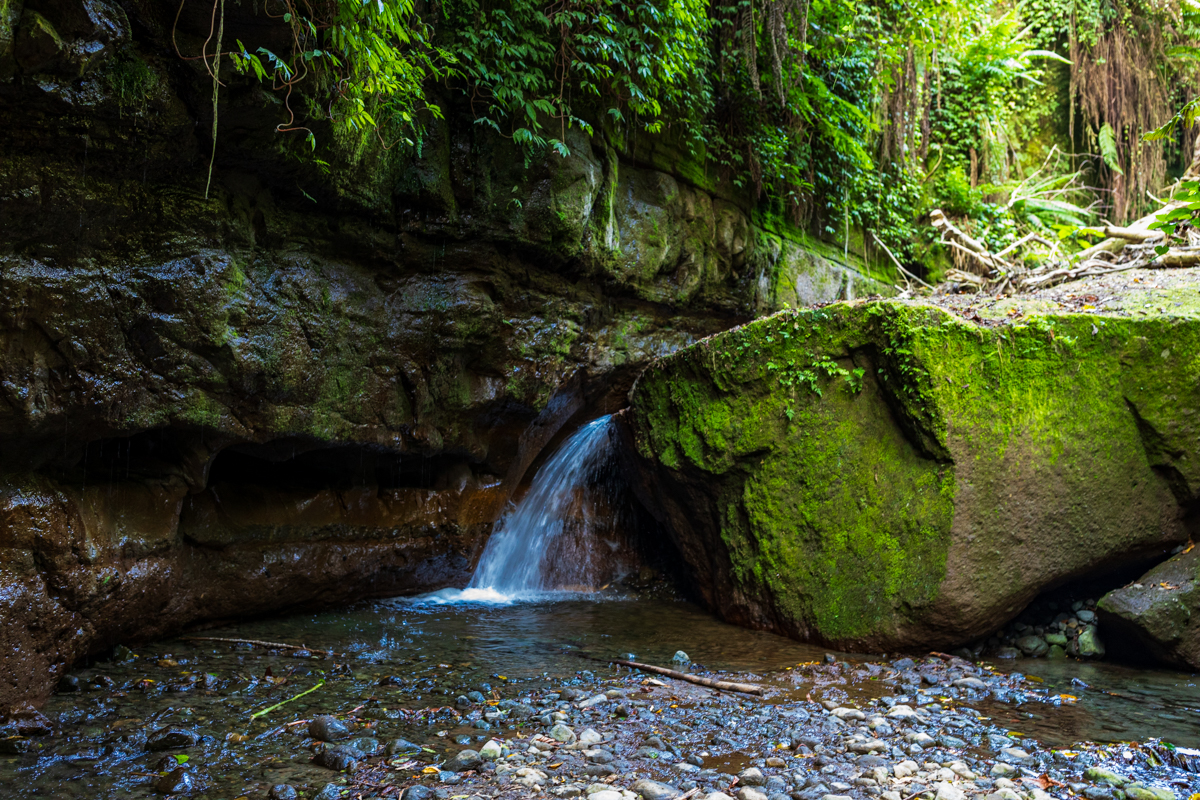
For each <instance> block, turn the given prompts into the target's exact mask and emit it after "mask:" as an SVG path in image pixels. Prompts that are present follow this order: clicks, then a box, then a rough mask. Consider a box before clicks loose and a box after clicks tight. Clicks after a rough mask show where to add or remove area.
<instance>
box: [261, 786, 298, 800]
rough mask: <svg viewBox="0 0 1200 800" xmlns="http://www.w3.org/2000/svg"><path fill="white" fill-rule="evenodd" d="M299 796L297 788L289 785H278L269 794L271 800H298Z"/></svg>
mask: <svg viewBox="0 0 1200 800" xmlns="http://www.w3.org/2000/svg"><path fill="white" fill-rule="evenodd" d="M299 796H300V794H299V792H297V791H296V787H295V786H292V785H291V784H288V783H278V784H276V785H274V786H272V787H271V791H269V792H268V793H267V797H269V798H270V800H296V798H298V797H299Z"/></svg>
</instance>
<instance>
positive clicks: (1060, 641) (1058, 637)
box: [1043, 633, 1067, 647]
mask: <svg viewBox="0 0 1200 800" xmlns="http://www.w3.org/2000/svg"><path fill="white" fill-rule="evenodd" d="M1043 638H1045V640H1046V644H1048V645H1051V646H1053V645H1058V646H1059V647H1066V646H1067V636H1066V634H1063V633H1047V634H1046V635H1045V637H1043Z"/></svg>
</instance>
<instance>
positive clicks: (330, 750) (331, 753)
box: [313, 744, 363, 772]
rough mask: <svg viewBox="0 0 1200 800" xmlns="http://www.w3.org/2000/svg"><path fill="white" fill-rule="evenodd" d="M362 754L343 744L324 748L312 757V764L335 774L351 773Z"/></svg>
mask: <svg viewBox="0 0 1200 800" xmlns="http://www.w3.org/2000/svg"><path fill="white" fill-rule="evenodd" d="M362 759H363V754H362V752H360V751H359V750H356V749H355V748H353V747H348V746H346V745H344V744H338V745H333V746H329V747H324V748H322V749H321V750H320V751H318V752H317V754H316V756H314V757H313V763H314V764H316V765H317V766H318V767H325V768H326V769H331V770H334V771H335V772H347V771H348V772H353V771H354V770H355V768H357V767H358V762H359V761H361V760H362Z"/></svg>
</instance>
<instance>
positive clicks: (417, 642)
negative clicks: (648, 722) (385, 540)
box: [0, 595, 1200, 800]
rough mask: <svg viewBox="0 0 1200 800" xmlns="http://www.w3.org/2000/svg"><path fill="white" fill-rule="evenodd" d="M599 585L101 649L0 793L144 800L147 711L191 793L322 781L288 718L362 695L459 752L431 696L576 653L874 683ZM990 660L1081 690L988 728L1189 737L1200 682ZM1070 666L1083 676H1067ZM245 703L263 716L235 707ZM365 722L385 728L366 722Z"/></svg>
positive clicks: (515, 690)
mask: <svg viewBox="0 0 1200 800" xmlns="http://www.w3.org/2000/svg"><path fill="white" fill-rule="evenodd" d="M600 597H601V596H600V595H592V596H590V597H589V598H587V599H585V598H581V597H578V596H577V597H567V596H563V597H560V598H558V599H555V600H542V601H536V602H508V603H503V604H497V603H473V602H465V601H463V602H457V603H453V604H441V605H439V604H437V603H433V602H428V601H426V602H419V603H414V602H411V601H402V600H390V601H384V602H377V603H372V604H369V605H362V606H359V607H355V608H349V609H343V610H340V611H335V612H328V613H322V614H316V615H296V616H291V617H284V618H278V619H270V620H260V621H252V622H245V623H241V624H238V625H234V626H229V627H225V628H221V629H214V630H208V631H205V632H203V634H200V635H204V636H215V637H228V638H243V639H257V640H265V641H273V642H284V643H290V644H297V645H298V644H305V645H307V646H308V647H309V648H315V649H321V650H328V651H332V652H333V653H335V654H336V655H334V656H333V657H331V658H322V659H312V658H308V657H304V656H303V654H294V653H291V652H289V651H286V650H279V651H272V650H266V649H263V648H252V647H248V646H236V645H230V644H227V643H219V642H209V641H189V640H184V639H176V640H167V641H162V642H157V643H152V644H147V645H145V646H142V647H138V648H136V653H137V656H136V658H133V659H132V660H130V661H127V662H125V663H119V664H117V663H105V662H100V663H96V664H94V665H92V666H89V667H85V668H81V669H78V670H76V671H75V673H76V674H77V675H78V676H79V677H80V678H82V679H83V681H84V682H85V683H86V682H90V681H92V680H93V678H95V677H96V676H103V677H105V678H107V679H110V680H111V681H113V683H112V684H111V685H110V686H109V688H107V689H99V690H97V689H89V690H87V691H85V692H83V693H79V694H61V695H56V696H55V697H53V698H52V699H51V701H50V703H49V704H48V706H47V708H46V713H47V714H48V715H49V716H50V717H51V718H52V719H54V720H55V721H56V723H57V730H56V733H55V734H54V735H53V736H49V737H42V738H41V739H39V741H38V743H37V749H36V750H34V751H31V752H28V753H25V754H23V755H21V756H7V757H6V756H0V797H4V798H8V797H13V798H18V797H19V798H55V799H56V800H57V799H58V798H80V799H81V800H83V798H87V799H88V800H108V799H109V798H114V799H115V798H122V797H131V796H132V797H146V798H149V797H153V796H155V795H154V793H153V791H152V790H151V789H150V788H149V782H150V781H151V780H152V779H153V777H154V774H155V773H157V772H159V771H160V766H159V764H158V762H159V759H160V758H161V757H162V756H161V754H156V753H145V752H144V751H143V750H142V749H141V746H140V745H139V744H138V742H137V740H136V739H129V736H130V735H131V733H132V732H134V731H136V730H139V729H154V728H156V727H157V726H158V725H160V724H162V722H160V721H159V720H170V721H171V722H172V723H173V724H184V725H187V726H188V727H190V728H193V729H195V730H196V731H198V732H199V733H201V734H203V735H205V736H208V737H211V739H210V740H208V741H209V742H210V743H209V744H206V745H205V746H204V747H201V748H194V749H192V750H190V751H189V753H191V757H192V759H193V761H194V762H195V763H196V764H197V765H198V768H199V769H202V770H203V771H204V772H205V774H206V775H207V776H208V780H210V781H211V784H210V786H209V790H208V792H207V794H206V795H205V796H206V797H209V798H212V799H213V800H216V799H217V798H226V800H228V799H230V798H235V797H239V796H242V795H247V796H251V797H258V796H262V789H261V787H262V786H263V785H270V784H272V783H279V782H296V783H298V784H305V783H307V784H309V785H317V786H320V785H323V783H324V781H325V780H327V779H328V777H329V775H330V773H329V772H328V771H325V770H322V769H321V768H319V767H317V766H315V765H312V764H310V763H309V758H310V755H311V754H310V753H309V752H308V751H307V750H304V749H302V748H301V747H300V744H301V740H302V738H303V736H302V731H301V730H300V728H289V727H287V726H288V724H289V723H291V722H293V721H294V720H300V719H307V718H310V717H311V716H312V715H314V714H318V713H338V712H348V711H350V710H351V709H355V708H362V707H364V704H367V705H373V704H376V703H378V704H381V705H383V706H386V707H387V708H390V709H408V710H409V712H407V716H405V717H403V719H402V720H401V721H399V722H392V723H388V725H390V727H389V728H387V733H386V737H392V736H399V737H403V738H406V739H409V740H411V741H414V742H417V743H418V744H420V745H422V746H424V747H427V748H429V750H428V751H427V752H426V753H425V755H422V756H421V758H427V759H429V760H435V761H436V760H438V759H442V758H446V757H448V756H449V755H450V754H451V753H452V752H454V751H456V750H457V749H460V745H459V744H458V743H457V740H458V739H460V738H461V737H463V736H468V737H471V740H472V741H476V740H477V739H478V737H479V736H480V735H483V736H485V737H486V736H489V735H494V732H481V731H478V730H475V729H473V728H467V727H462V725H461V724H460V723H456V722H455V721H454V720H452V719H449V718H446V717H445V715H442V716H440V717H439V716H437V715H436V713H435V712H436V710H437V709H438V708H440V707H444V706H446V705H449V704H452V703H453V702H454V698H455V697H456V696H457V695H458V694H461V693H465V692H468V691H473V690H479V691H482V692H484V693H485V694H487V693H490V692H492V691H493V690H494V691H495V692H497V694H498V696H501V697H516V696H518V695H519V694H522V693H524V692H526V691H527V690H529V689H534V688H541V687H557V686H560V685H562V684H564V683H571V682H573V681H575V680H576V679H577V678H579V677H580V675H581V673H585V672H591V673H593V674H594V675H595V676H596V677H597V678H600V677H603V676H606V675H608V674H610V671H611V670H612V669H613V668H612V667H610V666H609V665H607V664H605V663H602V662H601V661H595V660H587V659H585V658H581V657H580V654H586V655H589V656H592V657H594V658H599V659H603V658H608V657H616V658H628V657H629V656H631V655H632V656H634V657H636V658H637V659H638V660H640V661H646V662H651V663H658V664H663V665H668V664H670V660H671V657H672V655H673V654H674V653H675V651H676V650H684V651H685V652H687V653H688V654H689V655H690V656H691V658H692V660H693V661H694V662H696V664H695V665H694V666H693V667H692V669H694V670H703V669H719V670H728V671H731V672H735V673H741V674H740V675H739V676H738V677H741V678H743V679H746V680H752V681H754V682H756V683H761V684H763V685H764V686H765V687H767V689H768V693H767V697H766V698H764V700H763V701H762V702H764V703H768V704H770V703H775V702H780V701H781V700H799V699H803V698H805V697H806V696H808V695H809V694H811V695H812V696H813V697H814V699H835V700H838V701H839V702H840V701H842V700H843V699H845V700H848V701H850V702H855V701H856V698H859V697H862V696H877V695H878V694H879V693H880V692H883V691H887V686H886V685H885V684H882V683H880V682H879V681H873V680H863V681H861V682H859V683H858V684H857V685H856V684H855V683H854V682H853V681H845V680H840V679H839V680H838V681H836V683H837V685H814V684H812V683H808V682H807V681H808V680H809V679H808V678H806V677H804V676H803V673H802V672H801V671H799V670H794V671H790V670H789V669H788V668H789V667H794V666H795V665H797V664H801V663H804V662H810V661H814V660H819V659H821V658H823V656H824V654H825V652H826V651H825V650H824V649H822V648H819V647H815V646H812V645H805V644H801V643H798V642H794V641H791V640H789V639H785V638H783V637H780V636H775V635H772V634H769V633H763V632H760V631H751V630H746V629H743V628H737V627H734V626H732V625H727V624H725V623H723V622H720V621H719V620H717V619H715V618H714V617H712V616H711V615H709V614H708V613H706V612H704V611H703V610H701V609H699V608H698V607H696V606H694V605H692V604H690V603H686V602H681V601H667V600H650V599H619V598H618V599H612V598H608V599H600ZM840 656H841V657H842V658H848V659H850V660H854V659H855V656H848V655H846V654H840ZM1006 666H1007V667H1008V668H1010V669H1011V668H1016V669H1019V670H1021V671H1022V672H1025V673H1026V674H1027V675H1033V676H1038V677H1040V678H1042V679H1043V681H1044V683H1043V684H1041V685H1042V686H1044V687H1046V688H1048V689H1050V690H1052V691H1053V692H1056V693H1057V692H1060V691H1061V692H1063V693H1069V694H1074V695H1076V696H1077V697H1078V698H1079V700H1078V702H1076V703H1073V704H1064V705H1061V706H1055V705H1053V704H1049V703H1045V702H1032V701H1031V702H1026V703H1024V704H1021V705H1011V704H1004V703H995V702H993V703H986V704H978V703H976V704H973V705H975V706H979V707H980V710H981V711H984V713H986V714H988V715H989V716H991V717H992V719H993V720H994V721H995V722H996V723H998V724H1000V725H1002V726H1005V727H1008V728H1010V729H1012V730H1015V731H1019V732H1021V733H1024V734H1027V735H1031V736H1035V737H1037V738H1038V739H1041V740H1042V741H1044V742H1046V743H1047V744H1050V745H1053V746H1068V745H1071V744H1073V743H1075V742H1077V741H1081V740H1097V741H1109V742H1111V741H1126V740H1141V739H1146V738H1150V737H1163V738H1166V739H1168V740H1169V741H1172V742H1174V743H1176V744H1178V745H1180V746H1185V747H1197V746H1200V725H1197V724H1196V723H1197V721H1198V719H1200V718H1198V717H1197V711H1196V709H1197V708H1200V690H1198V689H1197V686H1196V684H1197V682H1196V681H1195V680H1194V679H1193V678H1192V676H1188V675H1182V674H1179V673H1172V672H1164V671H1155V670H1133V669H1129V668H1125V667H1120V666H1116V665H1111V664H1080V663H1078V662H1057V663H1055V662H1046V661H1027V662H1021V663H1016V664H1013V663H1011V662H1010V663H1009V664H1008V665H1006ZM196 676H211V677H212V678H215V679H217V681H218V684H217V686H216V687H215V688H212V689H209V688H206V686H205V685H204V681H203V680H202V681H200V682H199V683H197V682H196V681H195V677H196ZM269 676H274V677H272V678H270V679H268V677H269ZM584 677H586V676H584ZM1073 678H1081V679H1082V680H1084V681H1085V682H1086V683H1088V684H1090V686H1091V687H1092V688H1090V689H1084V688H1082V687H1079V686H1072V685H1071V680H1072V679H1073ZM322 679H323V680H322ZM310 689H312V690H313V691H312V692H311V693H309V694H304V695H301V693H302V692H305V691H307V690H310ZM294 697H295V698H297V699H295V700H293V701H291V702H287V703H286V704H284V705H282V706H280V707H278V708H275V709H274V710H269V709H272V707H274V706H275V705H276V704H278V703H280V702H282V701H287V700H289V698H294ZM421 709H426V710H428V719H426V718H425V717H423V716H420V714H419V713H418V712H419V711H420V710H421ZM259 711H266V713H265V714H264V715H262V716H259V717H257V718H253V717H252V716H251V715H252V714H254V713H255V712H259ZM381 724H382V723H381ZM379 735H381V736H385V734H384V733H383V732H382V729H381V732H380V734H379ZM739 766H741V765H739V764H733V765H731V766H730V769H731V770H733V769H735V768H736V767H739Z"/></svg>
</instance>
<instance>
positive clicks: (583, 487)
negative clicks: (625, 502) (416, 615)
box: [410, 416, 617, 604]
mask: <svg viewBox="0 0 1200 800" xmlns="http://www.w3.org/2000/svg"><path fill="white" fill-rule="evenodd" d="M612 454H613V449H612V425H611V417H609V416H604V417H600V418H599V419H595V420H593V421H591V422H589V423H587V424H586V425H584V426H583V427H581V428H580V429H579V430H577V431H576V432H575V433H573V434H571V436H570V437H568V438H567V440H566V441H565V442H563V444H562V446H561V447H559V448H558V450H557V451H555V453H554V454H553V455H552V456H551V457H550V458H549V460H547V461H546V463H545V464H544V465H543V466H542V467H541V469H539V470H538V471H537V474H536V475H535V476H534V478H533V482H532V484H531V485H530V487H529V491H528V492H527V493H526V494H525V496H524V497H522V498H521V499H520V500H519V501H518V502H517V503H516V504H515V505H514V506H512V507H511V508H510V509H509V511H508V512H507V513H506V514H505V515H504V516H503V517H502V518H501V519H500V520H499V521H498V522H497V523H496V527H495V530H494V531H493V533H492V535H491V537H490V538H489V539H488V542H487V545H486V546H485V548H484V551H483V555H482V556H481V557H480V559H479V565H478V566H477V567H476V569H475V574H474V575H473V576H472V577H471V581H470V583H469V584H467V587H466V588H465V589H443V590H441V591H438V592H433V593H431V594H427V595H422V596H421V597H417V598H413V599H412V600H411V601H410V602H415V603H433V604H446V603H492V604H503V603H511V602H513V601H516V600H532V599H544V598H547V597H548V596H552V595H555V594H558V595H568V594H581V593H590V592H594V591H596V590H597V589H600V588H603V587H602V586H601V584H600V581H601V576H602V566H603V565H602V562H603V561H604V560H605V558H606V557H607V556H608V555H609V553H607V552H606V551H608V550H612V549H615V548H616V547H617V543H616V542H615V541H612V540H611V539H606V538H605V531H606V530H607V528H608V527H609V526H610V524H611V522H612V520H611V518H609V517H608V516H607V515H606V514H605V513H604V512H605V511H606V510H607V509H609V508H610V507H611V504H610V503H609V502H608V501H609V500H610V499H611V498H609V497H607V496H606V494H607V492H608V491H609V490H611V488H612V487H611V485H609V484H606V483H605V482H604V481H603V480H602V478H603V472H604V471H605V470H606V469H608V468H609V467H610V466H611V460H612Z"/></svg>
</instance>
